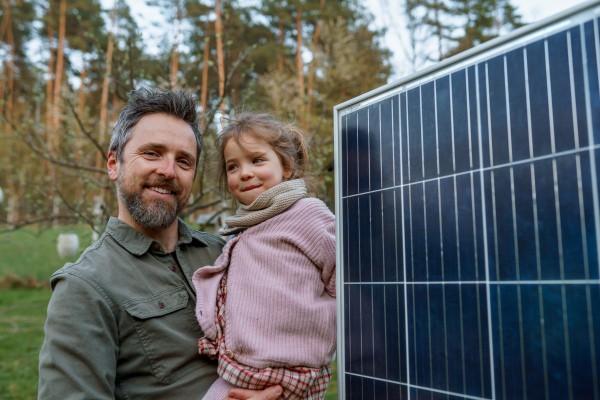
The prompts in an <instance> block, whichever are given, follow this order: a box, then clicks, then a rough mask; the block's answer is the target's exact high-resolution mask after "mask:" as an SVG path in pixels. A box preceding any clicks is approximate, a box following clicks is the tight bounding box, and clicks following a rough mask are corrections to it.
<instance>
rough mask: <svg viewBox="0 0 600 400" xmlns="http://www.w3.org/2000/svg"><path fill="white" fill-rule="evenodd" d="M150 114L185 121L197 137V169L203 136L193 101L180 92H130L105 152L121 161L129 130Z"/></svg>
mask: <svg viewBox="0 0 600 400" xmlns="http://www.w3.org/2000/svg"><path fill="white" fill-rule="evenodd" d="M150 114H166V115H170V116H172V117H175V118H178V119H180V120H182V121H184V122H187V124H188V125H189V126H190V127H191V128H192V131H194V136H195V137H196V150H197V156H196V167H198V160H199V159H200V151H201V150H202V134H201V133H200V128H199V126H198V117H197V114H196V99H195V98H194V97H193V96H192V95H191V94H190V93H188V92H184V91H181V90H178V91H176V92H172V91H165V92H159V91H157V90H154V89H148V88H141V89H137V90H132V91H131V92H130V97H129V101H128V102H127V105H126V106H125V107H123V110H121V114H119V120H118V121H117V123H116V125H115V128H114V129H113V134H112V138H111V139H110V145H109V147H108V151H109V152H116V154H117V159H118V160H119V161H123V148H124V147H125V145H126V144H127V142H128V141H129V139H131V131H132V130H133V128H134V127H135V125H136V124H137V123H138V122H139V121H140V119H142V117H145V116H146V115H150Z"/></svg>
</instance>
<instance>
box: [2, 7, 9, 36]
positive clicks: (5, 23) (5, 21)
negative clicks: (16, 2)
mask: <svg viewBox="0 0 600 400" xmlns="http://www.w3.org/2000/svg"><path fill="white" fill-rule="evenodd" d="M9 19H10V7H4V16H3V17H2V22H1V23H0V42H1V41H2V39H4V32H6V27H7V26H8V20H9Z"/></svg>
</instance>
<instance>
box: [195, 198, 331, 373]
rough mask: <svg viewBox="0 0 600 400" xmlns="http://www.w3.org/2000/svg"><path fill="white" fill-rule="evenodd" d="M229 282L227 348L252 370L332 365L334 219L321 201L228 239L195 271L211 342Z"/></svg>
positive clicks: (306, 202) (301, 204) (199, 311)
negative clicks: (220, 292) (222, 285)
mask: <svg viewBox="0 0 600 400" xmlns="http://www.w3.org/2000/svg"><path fill="white" fill-rule="evenodd" d="M228 267H229V272H228V276H227V304H226V306H225V307H226V308H225V319H226V321H227V328H226V332H225V344H226V347H227V350H228V351H231V352H232V353H233V358H234V359H235V360H236V361H238V362H239V363H241V364H245V365H249V366H251V367H255V368H266V367H286V366H308V367H313V368H318V367H322V366H325V365H327V364H330V363H331V362H332V361H333V354H334V351H335V345H336V303H335V219H334V216H333V214H332V213H331V212H330V211H329V209H328V208H327V207H326V206H325V204H323V202H322V201H320V200H318V199H314V198H307V199H300V200H298V201H297V202H296V203H294V204H293V205H292V206H291V207H290V208H289V209H287V210H286V211H284V212H282V213H281V214H279V215H276V216H274V217H272V218H270V219H268V220H266V221H264V222H262V223H260V224H258V225H255V226H253V227H251V228H248V229H247V230H246V231H244V232H243V233H242V234H241V235H238V236H237V237H235V238H233V239H231V240H230V241H229V242H228V243H227V245H226V246H225V248H224V249H223V254H222V255H221V256H220V257H219V258H218V259H217V260H216V262H215V265H214V266H207V267H204V268H201V269H199V270H197V271H196V273H195V274H194V277H193V283H194V286H195V287H196V292H197V303H196V316H197V318H198V321H199V322H200V325H201V327H202V330H203V331H204V334H205V335H206V337H208V338H209V339H212V340H214V339H215V337H216V327H215V303H216V297H217V288H218V286H219V282H220V280H221V277H222V276H223V273H224V272H225V270H226V269H227V268H228Z"/></svg>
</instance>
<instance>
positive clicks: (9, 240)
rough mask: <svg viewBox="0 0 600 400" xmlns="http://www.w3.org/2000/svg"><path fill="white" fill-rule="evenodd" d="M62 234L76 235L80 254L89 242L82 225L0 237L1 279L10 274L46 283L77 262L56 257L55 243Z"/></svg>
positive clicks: (88, 231) (89, 232)
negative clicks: (68, 263)
mask: <svg viewBox="0 0 600 400" xmlns="http://www.w3.org/2000/svg"><path fill="white" fill-rule="evenodd" d="M63 232H74V233H77V234H78V235H79V250H80V252H82V251H83V250H84V249H85V248H86V247H87V246H89V245H90V243H91V241H92V239H91V238H92V230H91V228H89V227H88V226H85V225H80V226H76V227H67V226H65V227H60V228H57V229H42V230H38V229H33V228H23V229H18V230H16V231H14V232H5V233H2V234H0V254H1V255H2V257H0V277H2V276H4V275H5V274H6V273H7V272H11V273H13V274H15V275H17V276H20V277H27V276H33V277H34V278H35V279H36V280H38V281H48V280H49V279H50V276H51V275H52V274H53V273H54V272H55V271H56V270H58V269H59V268H61V267H62V266H63V265H65V263H66V262H69V261H75V260H77V258H78V257H74V258H72V259H61V258H59V257H58V253H57V251H56V241H57V238H58V235H59V234H60V233H63Z"/></svg>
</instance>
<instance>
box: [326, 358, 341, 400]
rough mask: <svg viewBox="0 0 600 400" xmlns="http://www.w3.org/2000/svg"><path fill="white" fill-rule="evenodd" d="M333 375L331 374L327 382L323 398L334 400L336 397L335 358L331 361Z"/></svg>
mask: <svg viewBox="0 0 600 400" xmlns="http://www.w3.org/2000/svg"><path fill="white" fill-rule="evenodd" d="M332 367H333V375H332V376H331V381H330V382H329V387H328V388H327V393H325V400H336V399H337V398H338V388H337V360H336V361H334V362H333V365H332Z"/></svg>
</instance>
